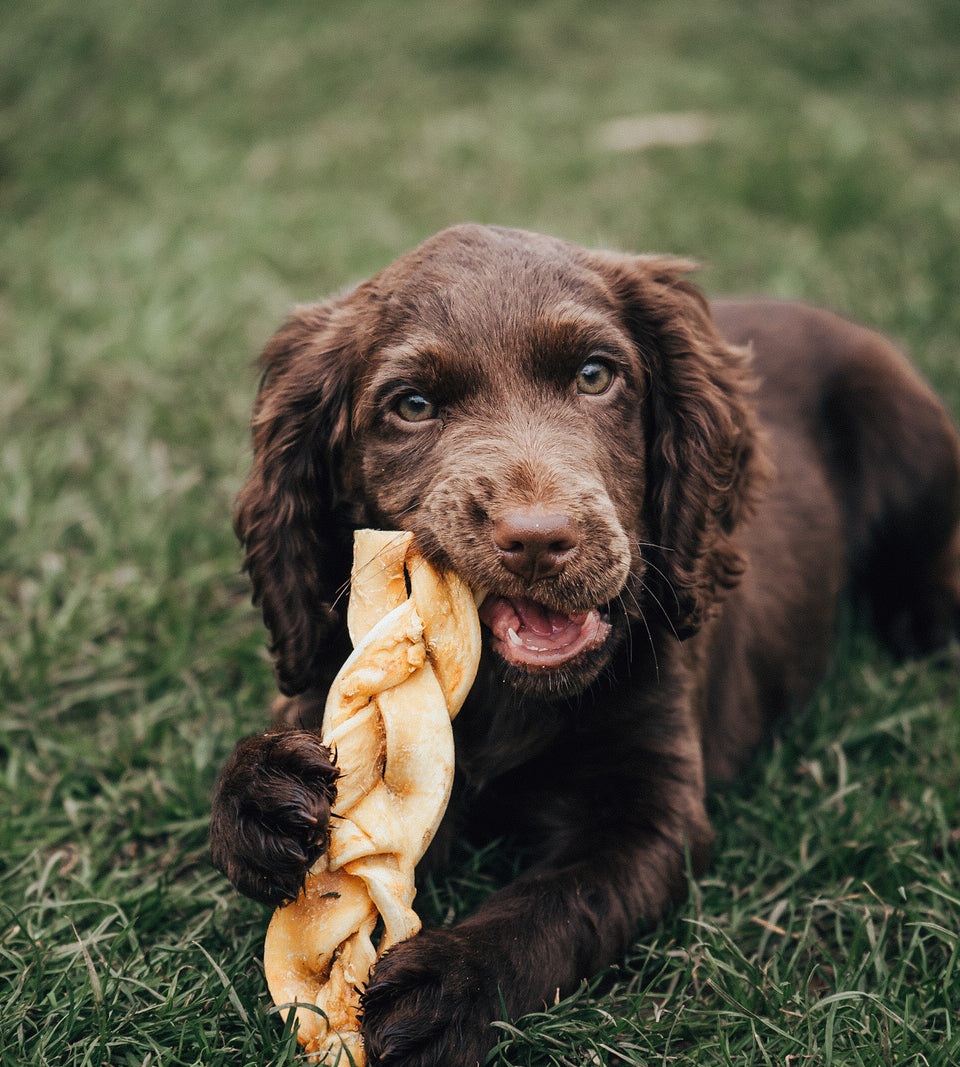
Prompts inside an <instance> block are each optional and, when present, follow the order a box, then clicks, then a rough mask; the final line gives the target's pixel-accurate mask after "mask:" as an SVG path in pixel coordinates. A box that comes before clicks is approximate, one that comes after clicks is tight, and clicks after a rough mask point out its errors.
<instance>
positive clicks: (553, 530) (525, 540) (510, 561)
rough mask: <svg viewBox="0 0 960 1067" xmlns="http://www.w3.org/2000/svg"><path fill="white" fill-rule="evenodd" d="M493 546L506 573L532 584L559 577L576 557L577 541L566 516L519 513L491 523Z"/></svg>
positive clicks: (509, 512) (531, 512)
mask: <svg viewBox="0 0 960 1067" xmlns="http://www.w3.org/2000/svg"><path fill="white" fill-rule="evenodd" d="M493 543H494V544H495V545H496V546H497V551H498V552H499V553H500V559H501V560H502V562H503V565H504V566H505V567H506V568H507V570H508V571H511V572H512V573H513V574H516V575H519V576H520V577H521V578H523V579H525V580H526V581H527V582H529V583H533V582H536V581H537V580H539V579H540V578H552V577H553V576H554V575H557V574H559V573H560V572H561V571H562V570H563V568H564V567H565V566H566V565H567V563H568V562H569V561H570V560H571V559H572V558H573V556H574V555H575V554H576V551H577V545H578V544H579V538H578V536H577V527H576V523H575V522H574V521H573V519H572V518H571V517H570V516H569V515H547V514H544V513H543V512H540V511H526V510H522V511H521V510H518V511H508V512H505V513H504V514H503V515H501V516H500V517H499V518H497V519H495V520H494V523H493Z"/></svg>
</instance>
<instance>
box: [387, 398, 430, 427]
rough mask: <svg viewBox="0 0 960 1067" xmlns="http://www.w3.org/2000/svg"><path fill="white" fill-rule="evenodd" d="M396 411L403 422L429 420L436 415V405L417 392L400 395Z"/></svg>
mask: <svg viewBox="0 0 960 1067" xmlns="http://www.w3.org/2000/svg"><path fill="white" fill-rule="evenodd" d="M396 411H397V414H398V415H399V416H400V418H401V419H403V421H404V422H429V420H430V419H435V418H436V417H437V405H436V404H434V402H433V401H432V400H428V399H427V398H426V397H425V396H421V395H420V394H419V393H407V395H406V396H402V397H400V399H399V400H398V401H397V407H396Z"/></svg>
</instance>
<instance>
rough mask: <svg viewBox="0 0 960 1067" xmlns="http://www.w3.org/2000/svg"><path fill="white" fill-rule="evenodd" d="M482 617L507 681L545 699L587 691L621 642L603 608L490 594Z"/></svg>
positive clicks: (502, 674)
mask: <svg viewBox="0 0 960 1067" xmlns="http://www.w3.org/2000/svg"><path fill="white" fill-rule="evenodd" d="M480 619H481V622H483V624H484V628H485V630H486V635H487V638H488V641H487V643H488V645H489V647H490V650H491V652H492V653H493V655H494V656H495V657H496V662H497V664H498V666H499V668H500V672H499V673H500V675H501V677H502V679H503V681H504V683H505V684H507V685H509V686H510V687H511V688H513V689H517V690H520V691H522V692H523V693H526V694H529V695H531V696H535V697H539V698H541V699H546V700H561V699H566V698H570V697H572V696H576V695H577V694H579V693H582V692H583V691H584V690H585V689H586V688H587V687H588V686H589V685H590V684H591V683H592V682H594V681H595V680H596V679H597V677H598V676H599V675H600V674H601V673H602V672H603V670H604V668H605V667H606V666H607V664H608V663H609V662H610V659H611V656H612V654H613V647H614V646H615V644H616V630H617V628H616V627H615V626H614V625H613V623H612V622H611V619H610V615H609V612H608V611H607V610H605V609H601V608H591V609H589V610H587V611H575V612H569V613H567V612H561V611H557V610H554V609H551V608H548V607H546V606H545V605H543V604H539V603H537V602H536V601H533V600H529V599H527V598H524V597H511V598H506V597H488V598H487V599H486V600H485V601H484V603H483V604H482V605H481V608H480Z"/></svg>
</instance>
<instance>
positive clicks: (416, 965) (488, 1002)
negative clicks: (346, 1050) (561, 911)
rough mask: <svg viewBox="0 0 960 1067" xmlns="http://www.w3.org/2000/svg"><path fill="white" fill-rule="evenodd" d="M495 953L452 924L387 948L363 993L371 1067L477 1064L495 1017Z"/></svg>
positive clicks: (488, 1043)
mask: <svg viewBox="0 0 960 1067" xmlns="http://www.w3.org/2000/svg"><path fill="white" fill-rule="evenodd" d="M496 963H497V961H496V959H491V958H490V957H489V956H488V957H486V958H484V957H483V955H482V954H481V953H479V952H477V951H476V947H475V946H474V945H473V944H472V943H471V942H470V940H469V939H468V938H466V937H463V936H461V935H460V934H459V933H458V931H457V930H455V929H454V930H426V931H423V932H422V933H420V934H418V935H417V936H416V937H413V938H411V939H410V940H409V941H405V942H403V943H402V944H400V945H397V946H396V947H395V948H392V949H391V950H390V951H389V952H387V953H386V955H385V956H384V957H383V958H382V959H381V960H380V961H379V962H378V963H377V965H376V967H375V968H374V971H373V975H372V978H371V982H370V986H369V987H368V989H367V991H366V993H364V995H363V1002H362V1032H363V1039H364V1047H365V1049H366V1052H367V1058H368V1062H369V1063H370V1065H371V1067H440V1065H443V1067H475V1065H476V1064H478V1063H479V1062H480V1061H481V1060H482V1059H483V1055H484V1053H485V1052H486V1051H487V1049H489V1048H490V1046H491V1045H492V1044H493V1042H494V1037H495V1034H494V1032H493V1031H492V1030H491V1028H490V1023H491V1021H492V1020H494V1019H498V1018H500V1017H501V1009H500V1007H499V1005H500V998H499V987H498V983H497V978H498V973H497V971H496Z"/></svg>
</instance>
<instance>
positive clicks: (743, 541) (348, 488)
mask: <svg viewBox="0 0 960 1067" xmlns="http://www.w3.org/2000/svg"><path fill="white" fill-rule="evenodd" d="M691 267H692V264H690V263H687V262H684V261H681V260H677V259H671V258H666V257H646V256H632V255H619V254H613V253H609V252H594V251H587V250H585V249H582V248H579V247H576V246H574V245H571V244H567V243H564V242H562V241H558V240H554V239H551V238H548V237H543V236H538V235H534V234H530V233H524V232H518V231H514V230H505V229H498V228H490V227H481V226H461V227H457V228H455V229H452V230H448V231H445V232H443V233H441V234H439V235H437V236H436V237H434V238H432V239H431V240H429V241H427V242H426V243H425V244H424V245H422V246H421V247H420V248H418V249H416V250H415V251H413V252H411V253H409V254H408V255H405V256H403V257H402V258H401V259H399V260H398V261H397V262H396V263H394V264H393V265H391V266H389V267H388V268H387V269H386V270H384V271H383V272H382V273H380V274H379V275H377V276H376V277H375V278H374V279H373V280H371V281H369V282H367V283H365V284H362V285H360V286H358V287H357V288H355V289H353V290H352V291H350V292H348V293H346V294H344V295H341V296H339V297H336V298H334V299H331V300H328V301H326V302H324V303H320V304H316V305H313V306H309V307H304V308H300V309H299V310H297V311H295V313H294V314H293V315H292V317H291V318H290V320H289V321H288V322H287V324H286V325H285V326H284V327H283V329H281V330H280V332H279V333H278V334H277V335H276V336H275V337H274V338H273V340H272V341H271V342H270V344H269V345H268V347H267V349H266V351H265V353H264V356H263V371H264V376H263V382H262V386H261V389H260V392H259V396H258V398H257V401H256V406H255V413H254V419H253V442H254V459H253V469H252V471H251V473H250V476H249V478H248V480H247V482H246V484H245V486H244V487H243V490H242V492H241V494H240V498H239V503H238V508H237V514H236V528H237V532H238V534H239V537H240V539H241V540H242V542H243V544H244V546H245V549H246V568H247V570H248V572H249V574H250V576H251V579H252V583H253V590H254V599H255V602H256V603H258V604H259V605H260V606H261V607H262V610H263V616H264V620H265V622H266V625H267V628H268V630H269V631H270V635H271V638H272V645H271V649H272V653H273V657H274V661H275V665H276V676H277V680H278V682H279V685H280V688H281V690H282V691H283V692H284V693H285V694H287V697H288V699H287V701H286V702H285V704H284V705H283V706H282V708H281V710H280V714H279V720H280V721H279V723H278V725H277V727H276V728H274V729H273V730H270V731H268V732H267V733H264V734H262V735H258V736H256V737H253V738H249V739H247V740H246V741H243V742H241V744H240V745H239V746H238V748H237V751H236V753H235V754H234V756H233V757H232V759H231V760H230V762H229V763H228V765H227V766H226V767H225V769H224V771H223V774H222V776H221V779H220V782H219V785H218V791H217V795H216V799H215V803H214V811H213V821H212V851H213V856H214V860H215V862H216V863H217V864H218V866H220V867H221V869H222V870H223V871H225V872H226V874H227V875H228V877H229V878H230V879H231V881H232V882H233V883H234V884H235V885H236V886H237V888H238V889H239V890H240V891H241V892H244V893H247V894H249V895H250V896H253V897H255V898H257V899H258V900H262V901H264V902H266V903H268V904H273V905H276V904H279V903H281V902H283V901H285V900H288V899H290V898H292V897H294V896H295V895H296V893H297V891H298V889H299V887H300V885H301V884H302V881H303V877H304V874H305V872H306V870H307V868H308V867H309V866H310V865H311V864H312V863H313V862H314V861H315V859H316V858H317V857H318V855H320V854H321V853H322V851H323V849H324V847H325V845H326V842H327V829H328V816H329V810H330V805H331V803H332V801H333V800H334V798H335V795H336V770H335V768H334V766H333V763H332V760H331V754H330V753H329V752H327V751H326V750H325V749H324V748H323V746H322V745H321V744H320V743H319V739H318V735H317V733H316V730H317V728H318V726H319V722H320V717H321V714H322V708H323V701H324V697H325V693H326V689H327V687H328V685H329V683H330V681H331V679H332V677H333V675H334V674H335V672H336V670H337V669H338V667H339V666H340V664H341V663H342V661H343V660H344V659H345V658H346V655H347V653H348V652H349V642H348V640H347V638H346V636H345V627H344V610H343V608H344V602H343V592H344V588H345V583H347V581H348V577H349V571H350V557H351V542H352V535H353V531H354V530H355V529H357V528H358V527H362V526H373V527H380V528H395V529H406V530H410V531H412V532H413V533H414V535H415V541H416V544H417V546H418V547H419V549H420V551H421V552H422V553H423V554H424V555H425V556H426V557H427V558H428V559H429V560H430V561H431V562H433V563H434V564H435V565H437V566H438V567H440V568H450V569H452V570H454V571H456V572H457V573H458V574H459V575H461V576H462V577H463V578H464V579H465V580H466V581H467V582H468V583H469V584H470V585H471V586H472V587H473V588H475V589H484V590H486V591H487V597H486V599H485V601H484V603H483V606H482V609H481V621H482V623H483V629H484V645H483V654H482V658H481V665H480V671H479V675H478V677H477V681H476V683H475V685H474V687H473V690H472V692H471V694H470V697H469V698H468V701H467V704H466V705H465V706H464V708H463V710H462V711H461V713H460V715H459V717H458V718H457V720H456V723H455V738H456V746H457V776H456V781H455V785H454V795H453V798H452V801H451V804H450V807H449V809H448V812H447V815H446V817H445V819H444V822H443V825H442V826H441V829H440V832H439V834H438V837H437V840H436V841H435V843H434V846H433V848H432V850H431V856H430V857H429V858H430V859H431V860H432V861H434V862H437V861H442V859H443V856H444V854H445V852H446V850H447V848H448V847H449V844H450V842H451V839H452V838H453V836H454V835H455V834H457V833H466V832H478V833H484V834H499V833H504V832H509V835H510V840H511V841H517V842H518V843H519V846H522V847H523V848H524V850H525V851H524V853H523V855H524V857H525V859H526V867H525V868H524V872H523V873H522V874H521V875H520V877H518V878H517V880H516V881H515V882H513V883H512V884H510V885H508V886H507V887H506V888H504V889H502V890H501V891H499V892H497V893H495V894H494V895H492V896H491V897H490V898H489V899H488V900H487V901H486V902H485V903H484V904H483V905H482V906H481V907H480V909H479V910H478V911H477V912H476V913H475V914H474V915H472V916H471V917H469V918H467V919H465V920H464V921H462V922H460V923H457V924H456V925H453V926H451V927H449V928H444V929H437V930H426V931H423V932H421V933H420V934H419V935H417V936H416V937H414V938H412V939H410V940H409V941H407V942H405V943H403V944H401V945H399V946H397V947H396V948H395V949H393V950H392V951H391V952H389V953H387V954H386V955H385V956H384V958H383V959H382V960H381V961H380V962H379V963H378V964H377V965H376V967H375V968H374V970H373V973H372V975H371V978H370V984H369V988H368V990H367V992H366V994H365V997H364V1001H363V1032H364V1037H365V1042H366V1048H367V1052H368V1056H369V1060H370V1063H371V1064H383V1065H386V1064H389V1065H398V1064H405V1065H418V1067H425V1065H440V1064H443V1065H445V1067H456V1065H461V1064H462V1065H470V1064H475V1063H477V1062H478V1061H479V1060H480V1059H481V1058H482V1056H483V1053H484V1051H485V1050H486V1049H487V1048H488V1047H489V1045H490V1044H491V1043H492V1041H493V1031H491V1029H490V1027H489V1024H490V1022H491V1020H494V1019H498V1018H501V1017H502V1015H503V1013H504V1012H506V1014H507V1016H508V1017H510V1018H516V1017H518V1016H520V1015H522V1014H523V1013H524V1012H527V1011H530V1010H534V1009H539V1008H542V1007H543V1006H544V1004H547V1003H550V1002H552V1001H553V1000H554V998H555V996H556V995H557V991H558V990H559V991H560V993H561V994H565V993H568V992H570V991H571V990H573V989H574V988H575V987H576V986H577V984H578V983H579V982H580V981H581V980H582V979H583V978H584V977H587V976H589V975H591V974H593V973H595V972H596V971H598V970H599V969H600V968H602V967H604V966H606V965H608V964H610V963H611V962H613V961H615V960H616V959H617V958H618V957H619V956H620V955H621V954H622V953H623V951H624V950H625V948H626V947H627V946H628V945H629V944H630V942H631V940H632V939H633V938H635V937H636V936H637V933H638V932H639V931H640V930H642V929H643V928H644V926H646V925H648V924H650V923H655V922H656V921H657V920H658V919H659V918H660V917H661V916H663V914H664V913H665V911H666V910H667V909H668V908H669V907H670V906H671V904H673V903H674V902H676V901H678V900H679V899H681V898H682V896H683V894H684V892H685V888H686V869H687V867H686V865H687V860H688V857H689V861H690V862H691V863H692V867H693V870H694V871H695V872H701V871H702V870H703V869H704V865H705V863H706V861H707V855H708V851H709V846H710V840H711V828H710V825H709V823H708V820H707V817H706V814H705V811H704V792H705V789H706V784H707V782H708V781H709V780H712V779H729V778H730V777H731V776H733V775H734V774H736V772H737V770H738V768H740V767H741V766H742V765H743V763H744V761H745V760H747V759H748V758H749V756H750V753H751V750H752V749H753V747H754V745H755V743H756V742H757V740H758V739H759V738H760V736H761V734H762V732H763V729H764V726H765V725H766V724H767V723H768V722H769V721H770V720H771V719H774V718H776V717H777V716H780V715H783V714H785V713H787V712H789V711H790V710H791V709H794V708H796V707H797V706H799V705H802V704H803V703H804V701H806V700H807V699H808V697H809V696H810V695H811V693H812V691H813V689H814V687H815V686H816V685H817V682H818V681H819V680H820V678H821V677H822V675H823V672H824V668H825V666H826V664H827V661H828V657H829V654H830V647H831V638H832V635H833V630H834V619H835V613H836V607H837V602H838V598H840V597H841V595H849V596H851V597H853V598H854V599H855V601H856V602H857V603H860V604H863V605H865V606H866V607H867V609H868V610H869V612H870V614H871V615H872V618H873V620H874V622H875V624H876V626H877V628H878V631H879V633H880V634H881V635H882V636H883V637H884V639H885V640H886V641H887V642H889V644H890V645H891V646H892V647H893V648H894V649H895V650H896V651H897V652H899V653H922V652H926V651H928V650H931V649H934V648H936V647H938V646H940V645H942V644H944V643H945V642H948V641H949V640H950V639H951V637H952V636H953V635H954V634H956V633H957V631H958V629H960V606H958V605H960V532H958V523H960V445H958V438H957V434H956V433H955V431H954V429H953V427H952V425H951V423H950V420H949V418H948V417H947V415H946V414H945V412H944V410H943V408H942V407H941V405H940V404H939V403H938V401H937V400H936V399H935V398H934V396H933V394H932V393H931V391H930V390H929V389H928V388H927V386H926V385H925V384H924V383H923V382H922V381H921V380H920V378H919V377H918V376H917V374H916V373H915V372H914V371H913V370H912V369H911V368H910V366H909V365H908V364H907V362H906V361H905V360H904V359H903V358H902V357H901V356H900V355H899V354H898V353H897V352H896V351H895V350H894V349H893V348H892V347H891V345H890V344H889V343H888V342H887V341H885V340H884V339H883V338H882V337H880V336H878V335H877V334H875V333H872V332H870V331H869V330H866V329H862V328H860V327H858V326H854V325H851V324H849V323H847V322H845V321H842V320H841V319H839V318H836V317H835V316H834V315H832V314H829V313H827V312H825V311H819V310H814V309H812V308H808V307H801V306H796V305H789V304H778V303H728V304H720V305H716V306H714V307H711V306H710V305H708V303H707V302H706V300H705V299H704V298H703V297H702V296H701V295H700V294H699V293H698V292H697V290H696V289H694V288H693V287H692V286H691V285H690V284H689V283H688V282H687V281H686V280H685V274H686V273H687V272H688V271H689V270H690V269H691Z"/></svg>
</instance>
